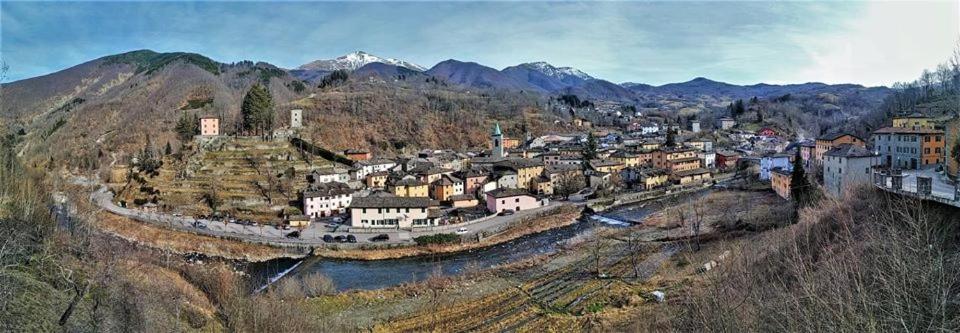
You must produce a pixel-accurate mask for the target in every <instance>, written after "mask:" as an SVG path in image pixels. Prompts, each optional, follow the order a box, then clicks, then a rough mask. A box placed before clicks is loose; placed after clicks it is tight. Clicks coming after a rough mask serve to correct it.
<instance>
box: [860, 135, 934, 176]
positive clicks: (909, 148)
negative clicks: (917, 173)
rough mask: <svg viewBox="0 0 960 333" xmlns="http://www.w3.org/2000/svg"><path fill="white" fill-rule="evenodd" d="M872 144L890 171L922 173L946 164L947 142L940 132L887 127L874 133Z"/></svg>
mask: <svg viewBox="0 0 960 333" xmlns="http://www.w3.org/2000/svg"><path fill="white" fill-rule="evenodd" d="M870 140H871V141H872V142H873V148H874V152H876V153H878V154H879V155H880V156H881V159H882V161H883V164H884V165H886V166H888V167H894V168H903V169H919V168H922V167H925V166H929V165H936V164H940V163H943V162H944V161H945V158H944V154H945V145H946V144H945V143H946V142H945V141H946V140H944V134H943V131H940V130H935V129H929V128H901V127H885V128H881V129H878V130H876V131H874V132H873V134H872V135H871V137H870Z"/></svg>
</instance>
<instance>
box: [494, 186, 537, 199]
mask: <svg viewBox="0 0 960 333" xmlns="http://www.w3.org/2000/svg"><path fill="white" fill-rule="evenodd" d="M487 195H489V196H492V197H494V198H497V199H499V198H509V197H517V196H522V195H526V196H531V195H530V193H528V192H527V191H525V190H521V189H516V188H498V189H496V190H493V191H490V192H487Z"/></svg>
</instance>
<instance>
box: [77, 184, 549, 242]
mask: <svg viewBox="0 0 960 333" xmlns="http://www.w3.org/2000/svg"><path fill="white" fill-rule="evenodd" d="M90 200H91V201H93V202H94V204H96V205H97V206H99V207H101V208H103V209H105V210H107V211H109V212H111V213H114V214H117V215H120V216H125V217H128V218H131V219H135V220H137V221H141V222H146V223H152V224H156V225H161V226H165V227H169V228H173V229H178V230H185V231H189V232H193V233H198V234H204V235H210V236H217V237H228V238H233V239H238V240H241V241H249V242H256V243H260V242H271V243H282V244H290V245H304V246H307V245H310V246H318V245H326V244H327V243H324V242H323V239H322V238H323V236H324V235H328V234H329V235H331V236H334V237H335V236H340V235H343V236H346V235H348V234H351V233H349V232H346V231H345V230H347V229H348V227H347V226H344V225H339V226H337V227H335V228H330V227H327V226H326V224H325V223H311V224H310V226H309V227H307V228H305V229H304V230H303V231H302V232H301V235H300V238H287V237H286V235H287V234H289V233H290V232H292V231H293V230H281V229H277V228H275V227H273V226H267V225H258V226H249V225H241V224H237V223H224V222H218V221H210V220H205V219H196V218H192V217H188V216H186V217H185V216H174V215H170V214H164V213H153V212H144V211H141V210H137V209H128V208H123V207H120V206H118V205H117V204H116V203H115V202H114V201H113V194H112V193H110V192H109V191H107V188H106V187H105V186H101V187H100V189H98V190H97V191H95V192H94V193H92V194H91V195H90ZM560 205H561V204H560V203H557V202H551V203H550V204H549V205H546V206H543V207H538V208H536V209H530V210H525V211H520V212H517V213H516V214H513V215H510V216H495V217H492V218H491V217H488V218H486V219H483V220H480V221H477V220H475V221H477V222H469V221H468V222H465V223H459V224H451V225H445V226H438V227H433V228H430V230H422V231H416V230H415V231H407V230H394V231H385V232H372V233H352V234H353V235H355V236H356V237H357V241H358V243H357V244H338V245H339V246H343V245H348V246H351V245H352V246H359V245H360V244H364V243H372V241H370V238H371V237H374V236H376V235H378V234H381V233H386V234H388V235H389V236H390V240H389V241H387V242H380V243H378V244H410V243H413V240H412V239H413V238H414V237H418V236H422V235H429V234H436V233H450V232H455V231H456V230H457V229H459V228H466V229H467V230H468V231H467V232H466V233H465V234H467V235H471V234H476V233H477V232H480V231H483V230H494V229H500V228H502V227H503V225H505V224H507V223H510V222H512V221H515V220H517V219H520V218H523V217H526V216H529V215H532V214H535V213H537V212H540V211H543V210H546V209H552V208H556V207H559V206H560ZM196 222H200V223H202V224H203V225H205V226H206V227H205V228H197V227H194V225H195V223H196Z"/></svg>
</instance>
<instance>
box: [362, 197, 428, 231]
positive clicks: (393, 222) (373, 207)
mask: <svg viewBox="0 0 960 333" xmlns="http://www.w3.org/2000/svg"><path fill="white" fill-rule="evenodd" d="M436 206H437V205H436V204H435V201H433V200H430V198H421V197H361V198H356V199H355V200H354V202H353V204H352V205H351V206H350V226H352V227H354V228H394V229H399V228H412V227H428V226H435V225H437V218H438V217H439V213H438V212H437V211H436V210H435V209H433V208H435V207H436Z"/></svg>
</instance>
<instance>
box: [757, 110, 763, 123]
mask: <svg viewBox="0 0 960 333" xmlns="http://www.w3.org/2000/svg"><path fill="white" fill-rule="evenodd" d="M757 123H761V124H762V123H763V110H762V109H760V108H757Z"/></svg>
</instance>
